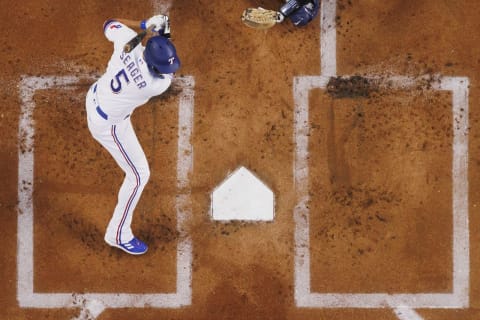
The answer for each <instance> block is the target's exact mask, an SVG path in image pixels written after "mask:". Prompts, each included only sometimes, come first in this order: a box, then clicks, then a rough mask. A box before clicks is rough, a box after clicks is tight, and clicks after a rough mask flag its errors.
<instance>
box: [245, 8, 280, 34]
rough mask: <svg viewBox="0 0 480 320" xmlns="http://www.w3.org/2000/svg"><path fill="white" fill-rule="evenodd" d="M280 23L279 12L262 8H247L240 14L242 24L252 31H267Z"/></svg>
mask: <svg viewBox="0 0 480 320" xmlns="http://www.w3.org/2000/svg"><path fill="white" fill-rule="evenodd" d="M282 21H283V15H282V14H281V13H280V12H278V11H274V10H268V9H263V8H248V9H245V11H243V14H242V22H243V23H244V24H245V25H247V26H249V27H250V28H254V29H268V28H271V27H273V26H274V25H275V24H277V23H280V22H282Z"/></svg>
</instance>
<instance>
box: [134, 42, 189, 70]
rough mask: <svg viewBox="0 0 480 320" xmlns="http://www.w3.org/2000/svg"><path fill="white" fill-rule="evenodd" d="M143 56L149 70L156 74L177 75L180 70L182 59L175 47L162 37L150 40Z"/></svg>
mask: <svg viewBox="0 0 480 320" xmlns="http://www.w3.org/2000/svg"><path fill="white" fill-rule="evenodd" d="M143 56H144V58H145V62H146V63H147V65H148V68H149V69H150V70H151V71H153V72H154V73H155V74H167V73H175V71H177V69H178V68H180V59H178V56H177V50H176V49H175V46H174V45H173V43H172V42H171V41H170V40H169V39H167V38H165V37H162V36H154V37H151V38H150V39H148V41H147V44H146V45H145V51H144V52H143Z"/></svg>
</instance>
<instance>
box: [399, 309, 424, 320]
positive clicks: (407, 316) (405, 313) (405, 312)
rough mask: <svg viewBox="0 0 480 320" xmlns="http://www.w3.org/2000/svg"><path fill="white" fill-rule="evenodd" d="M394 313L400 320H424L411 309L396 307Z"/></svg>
mask: <svg viewBox="0 0 480 320" xmlns="http://www.w3.org/2000/svg"><path fill="white" fill-rule="evenodd" d="M393 312H394V313H395V315H396V316H397V317H398V319H400V320H422V319H423V318H422V317H421V316H420V315H419V314H418V313H416V312H415V310H413V309H412V308H409V307H396V308H394V309H393Z"/></svg>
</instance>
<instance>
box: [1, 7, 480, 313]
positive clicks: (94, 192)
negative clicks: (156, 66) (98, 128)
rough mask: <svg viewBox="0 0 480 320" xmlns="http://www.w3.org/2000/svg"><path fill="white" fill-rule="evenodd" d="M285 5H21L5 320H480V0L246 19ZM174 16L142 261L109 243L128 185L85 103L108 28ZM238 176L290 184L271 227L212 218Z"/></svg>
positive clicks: (143, 138)
mask: <svg viewBox="0 0 480 320" xmlns="http://www.w3.org/2000/svg"><path fill="white" fill-rule="evenodd" d="M280 3H281V1H280V0H262V1H253V0H240V1H226V2H220V1H205V0H195V1H192V0H175V1H153V0H152V1H151V2H149V1H144V2H138V1H132V0H121V1H110V0H108V1H91V0H86V1H58V0H57V1H55V0H45V1H32V0H26V1H21V2H14V3H11V2H7V1H4V3H3V8H4V9H3V10H2V12H1V13H0V16H1V19H0V24H1V26H2V30H3V35H4V36H3V39H2V46H1V49H0V56H1V58H2V59H0V61H1V62H0V64H1V70H2V71H3V72H2V76H1V80H2V83H3V86H2V87H1V88H0V97H1V100H2V101H3V103H2V104H1V106H0V132H1V134H2V137H1V138H0V147H1V148H0V166H1V168H2V170H0V181H2V182H3V183H2V187H0V190H1V192H0V212H1V215H0V222H1V223H0V225H1V226H2V227H1V228H2V229H1V230H2V231H1V234H2V239H3V241H4V242H3V244H2V248H3V250H2V252H3V255H2V259H1V260H0V274H1V282H2V284H3V288H4V289H3V290H2V293H1V294H0V319H9V320H10V319H11V320H19V319H80V320H86V319H94V318H96V319H116V320H122V319H179V320H180V319H195V320H200V319H222V320H223V319H262V320H263V319H275V320H277V319H302V320H304V319H341V320H347V319H356V320H357V319H382V320H383V319H385V320H388V319H432V320H433V319H435V320H439V319H462V320H463V319H479V318H480V273H479V271H478V270H479V269H480V254H479V250H480V247H479V245H478V243H480V236H479V235H480V232H479V231H480V230H479V227H478V226H479V225H480V218H479V216H480V210H479V206H480V191H479V190H480V184H479V181H480V170H479V168H480V158H479V156H478V155H479V154H480V129H479V128H480V127H479V120H480V116H479V115H478V114H477V112H478V111H479V102H480V99H479V98H480V90H479V87H478V82H479V76H478V74H479V71H480V45H479V43H480V34H479V33H478V30H480V7H479V6H478V3H477V1H473V0H470V1H457V2H451V1H438V0H424V1H415V0H387V1H359V0H348V1H347V0H336V1H335V0H328V1H325V3H326V4H324V7H323V8H322V12H321V14H320V15H319V16H318V17H317V18H316V20H315V22H314V23H312V24H310V25H308V26H307V27H306V28H303V29H297V28H295V27H293V26H292V25H291V24H290V23H283V24H281V25H277V26H275V27H274V28H272V29H270V30H267V31H256V30H253V29H249V28H247V27H246V26H244V25H242V24H241V22H240V15H241V12H242V11H243V9H245V8H247V7H251V6H262V7H265V8H276V7H278V6H279V5H280ZM326 8H336V11H328V10H327V9H326ZM159 10H165V11H168V13H169V15H170V18H171V21H172V35H173V41H174V43H175V44H176V47H177V51H178V54H179V56H180V58H181V60H182V68H181V70H180V72H179V73H178V74H177V77H178V80H177V81H176V82H175V85H174V86H173V87H172V88H171V89H170V90H169V91H168V92H167V93H166V94H165V95H163V96H161V97H158V98H155V99H152V100H151V101H149V102H148V103H147V104H146V105H145V106H143V107H141V108H139V109H137V110H136V111H135V113H134V114H133V116H132V121H133V123H134V126H135V128H136V132H137V135H138V138H139V140H140V142H141V144H142V146H143V148H144V150H145V153H146V156H147V159H148V160H149V164H150V167H151V179H150V181H149V184H148V185H147V187H146V188H145V191H144V193H143V195H142V198H141V200H140V202H139V205H138V206H137V209H136V212H135V216H134V219H133V229H134V232H135V234H136V235H137V236H138V237H139V238H141V239H143V240H145V241H146V242H147V243H148V244H149V247H150V249H149V252H148V253H147V254H146V255H145V256H141V257H132V256H128V255H126V254H124V253H122V252H121V251H119V250H116V249H113V248H110V247H108V246H107V245H106V244H105V243H104V241H103V235H104V230H105V227H106V225H107V222H108V220H109V219H110V217H111V212H112V210H113V207H114V205H115V202H116V195H117V192H118V188H119V186H120V183H121V181H122V179H123V177H122V174H121V172H120V169H119V168H118V167H117V166H116V165H115V163H114V161H113V159H112V158H111V157H110V156H109V155H108V154H107V152H106V151H105V150H104V149H102V148H101V147H100V145H99V144H98V143H96V142H95V141H94V140H93V138H92V137H91V136H90V133H89V132H88V129H87V125H86V119H85V111H84V99H85V94H86V92H87V90H88V87H89V85H90V84H91V83H92V82H93V81H94V80H93V79H95V78H96V77H98V75H99V74H101V73H102V72H103V70H104V68H105V65H106V63H107V61H108V58H109V56H110V54H111V50H112V48H111V44H110V43H109V42H108V41H107V40H106V39H105V37H104V36H103V33H102V24H103V22H104V21H105V20H106V19H108V18H112V17H120V18H131V19H142V18H145V17H149V16H151V15H152V14H153V13H154V12H158V11H159ZM322 14H323V16H322ZM322 19H323V21H324V23H321V21H322ZM329 19H331V23H329V21H330V20H329ZM332 35H335V36H336V37H332ZM322 50H323V51H322ZM29 112H31V113H29ZM189 112H191V117H192V118H189ZM185 117H186V118H185ZM189 119H190V120H189ZM29 133H31V134H32V136H31V137H30V138H31V139H30V138H29ZM29 139H30V140H29ZM182 139H183V140H182ZM29 141H31V142H32V144H30V142H29ZM189 148H190V149H189ZM30 156H31V157H33V161H30V160H29V159H30V158H29V157H30ZM239 166H245V167H247V168H248V169H250V170H251V171H252V172H254V173H255V174H256V175H257V176H258V177H259V178H260V179H262V180H263V181H264V182H265V183H266V185H268V186H269V187H270V188H271V189H272V190H273V191H274V193H275V200H276V215H275V219H274V220H273V221H272V222H246V221H233V222H218V221H213V220H212V219H211V218H210V192H211V191H212V190H213V189H214V188H215V187H216V186H217V185H218V184H219V183H221V182H222V181H223V179H224V178H225V177H226V176H227V175H228V174H229V173H230V172H232V171H234V170H235V169H236V168H238V167H239ZM30 173H31V174H32V175H31V180H29V179H30V178H29V177H30V176H29V174H30ZM33 213H34V214H33ZM30 223H31V224H30ZM30 226H31V229H30ZM376 294H378V295H376Z"/></svg>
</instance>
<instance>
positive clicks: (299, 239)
mask: <svg viewBox="0 0 480 320" xmlns="http://www.w3.org/2000/svg"><path fill="white" fill-rule="evenodd" d="M342 78H345V79H348V78H349V77H348V76H344V77H342ZM365 78H366V79H369V80H372V81H377V83H379V84H380V85H381V87H389V88H393V89H402V90H407V89H412V90H413V89H414V88H417V87H418V85H419V84H422V83H425V80H428V79H430V80H431V79H432V77H431V76H430V75H428V76H423V77H406V76H391V77H387V78H381V77H377V76H371V77H368V76H367V77H365ZM330 79H331V78H330V77H328V76H302V77H296V78H295V79H294V85H293V86H294V88H293V91H294V100H295V112H294V115H295V119H294V126H295V129H294V142H295V159H294V173H293V174H294V178H295V186H296V192H297V205H296V207H295V209H294V220H295V262H294V264H295V271H294V274H295V275H294V278H295V302H296V304H297V306H299V307H314V308H393V309H394V310H395V312H396V314H397V316H398V317H400V316H402V315H403V316H404V318H403V319H416V317H414V316H413V315H414V314H415V312H414V311H413V310H410V309H411V308H413V309H415V308H468V306H469V282H470V243H469V222H468V219H469V217H468V214H469V213H468V112H469V108H468V107H469V103H468V96H469V79H468V78H466V77H443V76H436V77H435V81H430V82H429V84H430V87H429V89H428V90H442V91H451V92H452V115H453V117H452V118H453V143H452V152H453V158H452V180H453V181H452V189H453V190H452V212H453V242H452V250H453V291H452V292H451V293H433V292H432V293H418V294H408V293H407V294H388V293H359V294H345V293H316V292H312V291H311V283H310V282H311V276H310V274H311V270H310V267H311V261H310V239H309V237H310V235H309V233H310V222H309V214H310V212H309V208H308V206H307V204H308V202H309V201H310V198H309V194H308V178H309V177H308V175H309V167H308V157H309V155H308V138H309V129H310V128H309V124H308V123H309V100H308V98H309V92H310V90H312V89H315V88H319V89H326V88H327V84H328V82H329V80H330ZM379 81H380V82H379Z"/></svg>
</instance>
